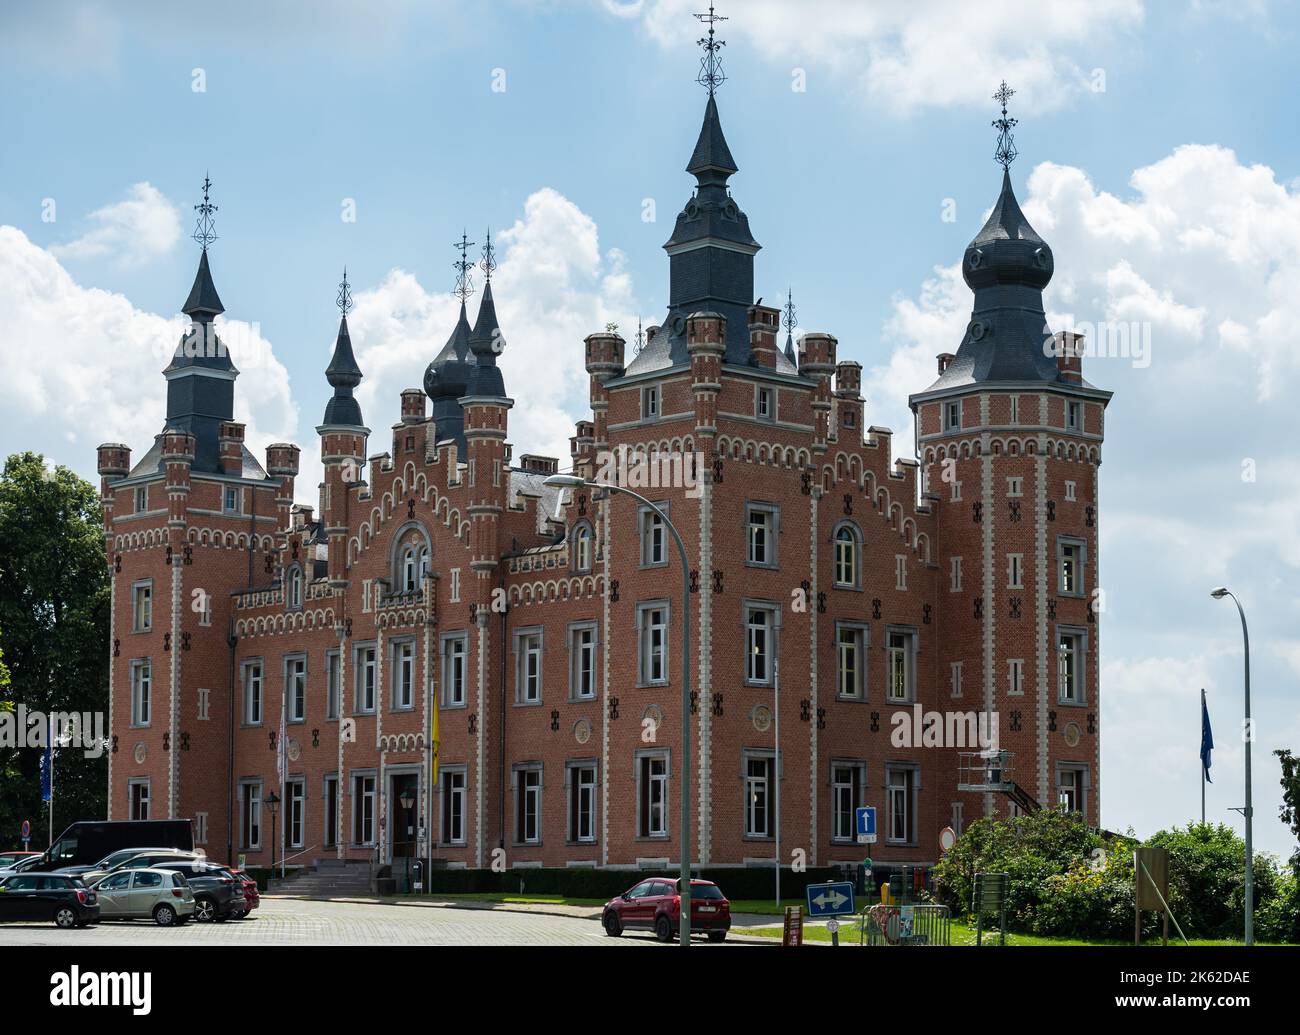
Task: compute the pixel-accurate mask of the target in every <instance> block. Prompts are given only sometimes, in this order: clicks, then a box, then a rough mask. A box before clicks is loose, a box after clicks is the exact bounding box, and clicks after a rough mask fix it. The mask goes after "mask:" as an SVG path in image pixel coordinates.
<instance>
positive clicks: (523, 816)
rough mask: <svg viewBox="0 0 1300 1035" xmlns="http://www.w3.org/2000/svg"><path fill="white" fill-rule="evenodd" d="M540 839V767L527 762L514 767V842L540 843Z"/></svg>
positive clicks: (524, 843)
mask: <svg viewBox="0 0 1300 1035" xmlns="http://www.w3.org/2000/svg"><path fill="white" fill-rule="evenodd" d="M541 840H542V767H541V765H539V764H533V763H529V764H527V765H520V766H516V767H515V843H516V844H521V845H535V844H540V843H541Z"/></svg>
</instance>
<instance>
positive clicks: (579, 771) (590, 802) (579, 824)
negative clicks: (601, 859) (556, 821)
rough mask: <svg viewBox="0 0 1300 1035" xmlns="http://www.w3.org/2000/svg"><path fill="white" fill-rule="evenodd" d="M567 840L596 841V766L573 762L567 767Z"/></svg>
mask: <svg viewBox="0 0 1300 1035" xmlns="http://www.w3.org/2000/svg"><path fill="white" fill-rule="evenodd" d="M568 786H569V840H570V841H578V842H588V843H590V842H594V841H595V840H596V766H595V764H594V763H591V762H574V763H570V764H569V766H568Z"/></svg>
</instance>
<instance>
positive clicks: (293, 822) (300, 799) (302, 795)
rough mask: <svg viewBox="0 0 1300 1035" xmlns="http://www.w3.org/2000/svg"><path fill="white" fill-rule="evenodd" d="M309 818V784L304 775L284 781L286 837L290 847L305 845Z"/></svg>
mask: <svg viewBox="0 0 1300 1035" xmlns="http://www.w3.org/2000/svg"><path fill="white" fill-rule="evenodd" d="M306 818H307V785H306V784H305V783H304V782H303V780H302V777H294V778H293V779H290V780H286V781H285V783H284V837H285V840H286V841H287V842H288V846H289V847H290V848H301V847H302V846H303V834H304V829H303V828H304V824H305V822H306Z"/></svg>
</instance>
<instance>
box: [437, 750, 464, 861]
mask: <svg viewBox="0 0 1300 1035" xmlns="http://www.w3.org/2000/svg"><path fill="white" fill-rule="evenodd" d="M438 782H439V783H440V784H441V785H442V837H441V841H442V843H443V844H445V845H463V844H464V843H465V799H466V791H465V788H466V773H465V770H464V769H463V768H455V769H453V768H451V767H445V768H439V771H438Z"/></svg>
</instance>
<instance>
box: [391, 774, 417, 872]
mask: <svg viewBox="0 0 1300 1035" xmlns="http://www.w3.org/2000/svg"><path fill="white" fill-rule="evenodd" d="M388 788H389V796H388V810H389V811H388V814H389V816H390V817H391V819H390V821H389V828H388V844H389V855H390V858H391V859H392V860H394V861H395V860H398V859H408V858H414V857H415V847H416V846H415V839H416V837H417V836H418V835H417V832H418V830H419V815H420V793H419V792H420V774H419V773H394V774H393V775H392V777H391V780H390V782H389V785H388ZM403 799H406V803H405V804H404V803H403Z"/></svg>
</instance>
